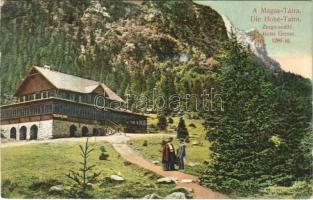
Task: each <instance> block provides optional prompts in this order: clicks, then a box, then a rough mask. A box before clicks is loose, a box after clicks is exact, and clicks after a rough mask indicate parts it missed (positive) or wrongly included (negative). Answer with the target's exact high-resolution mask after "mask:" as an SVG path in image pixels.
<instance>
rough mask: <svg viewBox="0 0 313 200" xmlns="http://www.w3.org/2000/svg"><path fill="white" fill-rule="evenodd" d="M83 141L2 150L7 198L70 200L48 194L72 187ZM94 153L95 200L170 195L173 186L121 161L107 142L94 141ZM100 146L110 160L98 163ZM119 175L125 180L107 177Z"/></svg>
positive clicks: (60, 195)
mask: <svg viewBox="0 0 313 200" xmlns="http://www.w3.org/2000/svg"><path fill="white" fill-rule="evenodd" d="M79 144H82V143H81V142H66V143H42V144H29V145H23V146H15V147H13V146H12V147H5V148H2V149H1V163H2V167H1V179H2V180H1V188H2V192H1V194H2V197H4V198H69V196H67V193H66V192H49V188H50V187H51V186H55V185H60V184H61V185H63V186H64V187H65V188H69V187H70V186H71V183H72V182H71V180H70V179H69V178H68V177H66V174H67V173H68V172H69V170H70V169H72V170H77V169H78V168H79V167H80V166H79V165H80V164H79V162H80V161H81V157H80V149H79V146H78V145H79ZM91 144H92V145H94V149H95V150H94V151H93V152H92V153H91V155H90V157H89V163H90V164H95V165H96V168H95V171H98V172H99V171H101V175H100V177H99V178H98V181H97V182H96V183H95V184H93V186H92V190H91V194H92V197H93V198H142V197H143V196H145V195H147V194H151V193H157V194H159V195H161V196H165V195H166V194H169V192H170V190H171V189H173V188H174V187H175V185H174V184H169V185H160V184H157V183H156V182H157V179H158V178H159V177H158V176H157V175H155V174H153V173H151V172H148V171H146V170H143V169H140V168H138V167H137V166H135V165H132V164H131V163H129V162H127V161H124V160H123V159H121V157H120V155H119V154H118V153H117V152H116V151H115V150H114V149H113V147H112V146H111V145H110V144H108V143H105V142H94V141H93V142H91ZM100 146H104V147H105V149H106V153H107V154H109V158H108V160H99V158H98V157H99V155H100ZM113 174H116V175H120V176H122V177H123V178H125V181H124V182H122V183H114V182H112V181H110V180H109V178H108V177H110V176H111V175H113Z"/></svg>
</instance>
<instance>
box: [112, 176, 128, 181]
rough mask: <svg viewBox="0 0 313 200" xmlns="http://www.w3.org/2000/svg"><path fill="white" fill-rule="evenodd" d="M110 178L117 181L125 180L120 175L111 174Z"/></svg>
mask: <svg viewBox="0 0 313 200" xmlns="http://www.w3.org/2000/svg"><path fill="white" fill-rule="evenodd" d="M110 179H111V180H112V181H117V182H122V181H125V179H124V178H123V177H121V176H118V175H111V176H110Z"/></svg>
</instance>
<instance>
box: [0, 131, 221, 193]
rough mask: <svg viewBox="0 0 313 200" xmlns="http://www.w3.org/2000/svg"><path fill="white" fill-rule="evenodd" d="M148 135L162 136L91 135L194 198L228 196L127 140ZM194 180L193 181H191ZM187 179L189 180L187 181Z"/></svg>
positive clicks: (10, 144)
mask: <svg viewBox="0 0 313 200" xmlns="http://www.w3.org/2000/svg"><path fill="white" fill-rule="evenodd" d="M146 136H160V135H159V134H158V135H156V134H127V136H125V135H114V136H104V137H89V141H91V142H99V141H107V142H110V143H111V144H112V145H113V147H114V149H115V150H116V151H117V152H118V153H119V154H120V155H121V156H122V157H123V158H124V159H125V160H127V161H129V162H131V163H133V164H135V165H138V166H139V167H142V168H144V169H147V170H149V171H152V172H154V173H156V174H158V175H161V176H164V177H172V178H174V179H176V180H177V182H176V186H177V187H179V188H186V189H187V190H191V191H192V192H193V194H194V198H197V199H225V198H227V196H225V195H222V194H220V193H217V192H214V191H212V190H210V189H208V188H206V187H203V186H201V185H199V179H198V177H196V176H192V175H189V174H185V173H183V172H179V171H163V170H162V168H161V167H160V166H158V165H155V164H153V163H151V162H150V161H148V160H146V159H144V158H143V157H142V156H141V155H139V154H138V153H137V152H135V151H134V150H133V149H132V148H130V147H129V146H128V145H127V141H128V140H129V139H130V138H138V137H146ZM85 140H86V137H80V138H60V139H53V140H42V141H23V142H10V143H2V144H1V148H5V147H11V146H21V145H30V144H38V143H51V142H53V143H66V142H75V141H85ZM190 180H192V182H189V181H190ZM186 181H187V182H186Z"/></svg>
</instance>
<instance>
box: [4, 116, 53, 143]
mask: <svg viewBox="0 0 313 200" xmlns="http://www.w3.org/2000/svg"><path fill="white" fill-rule="evenodd" d="M52 124H53V120H46V121H36V122H24V123H18V124H6V125H1V135H3V136H4V137H5V138H7V139H12V140H20V136H21V135H22V134H26V138H25V139H26V140H29V139H31V137H30V136H31V133H32V132H33V133H34V134H35V133H36V132H37V133H36V135H37V137H36V138H37V139H38V140H44V139H51V138H53V134H52V131H53V128H52V127H53V125H52ZM14 130H15V131H14ZM36 130H37V131H36ZM14 132H15V138H14V137H13V138H11V137H10V136H13V135H14ZM36 138H34V139H36Z"/></svg>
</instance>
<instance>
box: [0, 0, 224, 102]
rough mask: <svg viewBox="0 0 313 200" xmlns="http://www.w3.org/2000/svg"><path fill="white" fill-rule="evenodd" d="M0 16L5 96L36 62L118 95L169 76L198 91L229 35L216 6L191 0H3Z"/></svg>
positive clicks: (164, 81)
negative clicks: (102, 84)
mask: <svg viewBox="0 0 313 200" xmlns="http://www.w3.org/2000/svg"><path fill="white" fill-rule="evenodd" d="M1 17H2V20H1V52H2V62H1V68H0V70H1V71H0V74H1V75H0V76H1V83H2V91H1V92H2V96H3V97H6V98H5V99H6V100H8V99H10V98H9V97H10V94H12V92H13V91H14V89H15V88H16V87H17V85H18V84H19V83H20V82H21V80H22V78H23V77H24V76H25V74H26V73H27V72H28V70H29V69H30V68H31V66H32V65H35V64H37V65H49V66H51V67H52V68H53V69H56V70H59V71H62V72H67V73H71V74H75V75H79V76H83V77H89V78H92V79H95V80H99V81H103V82H105V83H107V84H108V85H109V86H111V87H112V88H113V89H114V90H115V91H117V92H118V93H119V94H120V95H122V96H123V95H124V94H126V93H132V94H145V93H149V92H151V91H152V89H153V88H154V87H157V88H162V85H164V84H167V83H168V82H169V81H170V82H172V85H171V86H174V85H175V87H173V88H172V89H173V90H175V89H177V90H178V91H177V92H180V93H183V92H185V88H188V90H191V91H195V92H197V93H199V92H198V90H199V91H200V88H199V84H200V85H202V84H206V86H207V85H210V84H211V82H212V81H209V80H211V78H212V77H211V76H212V73H213V71H212V62H211V61H212V57H213V55H214V53H215V52H216V51H217V48H218V44H219V43H220V42H221V41H224V40H226V38H227V34H226V30H225V27H224V24H223V20H222V18H221V17H220V16H219V15H218V13H216V12H215V11H214V10H212V9H211V8H210V7H204V6H200V5H197V4H194V3H193V2H192V1H191V0H185V1H175V2H166V3H164V2H162V3H160V2H158V1H156V2H148V1H147V2H143V3H142V4H139V5H138V4H134V3H131V2H130V3H127V2H124V1H108V0H99V1H98V0H96V1H93V0H92V1H90V0H79V1H76V0H66V1H45V0H38V1H21V2H19V1H5V3H4V6H3V7H2V16H1ZM213 63H214V62H213ZM204 74H205V75H204ZM167 79H170V80H169V81H168V80H167ZM163 88H164V87H163ZM2 100H4V98H2Z"/></svg>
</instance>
